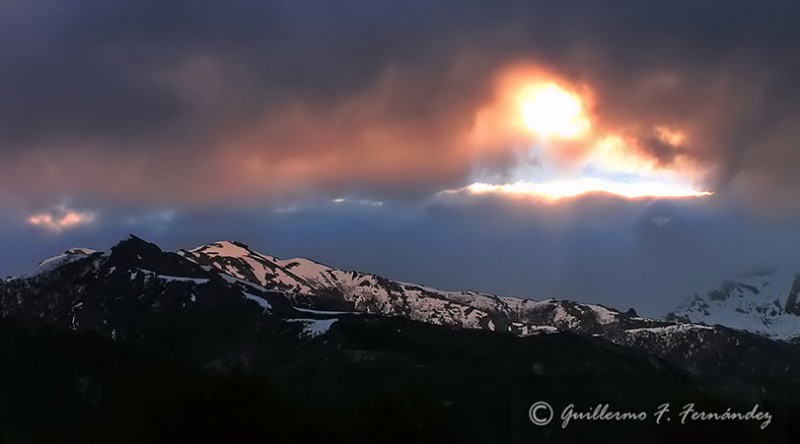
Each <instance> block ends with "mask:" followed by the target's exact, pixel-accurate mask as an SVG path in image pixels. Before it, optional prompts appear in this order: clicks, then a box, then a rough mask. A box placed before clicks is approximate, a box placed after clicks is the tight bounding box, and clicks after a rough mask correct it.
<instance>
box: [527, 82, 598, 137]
mask: <svg viewBox="0 0 800 444" xmlns="http://www.w3.org/2000/svg"><path fill="white" fill-rule="evenodd" d="M517 100H518V103H519V110H520V113H521V116H522V122H523V123H524V124H525V126H526V127H527V128H528V129H529V130H531V131H533V132H534V133H536V134H538V135H539V136H542V137H559V138H562V139H574V138H577V137H579V136H581V135H583V134H585V133H586V132H587V131H589V129H590V128H591V123H590V121H589V118H588V117H587V116H586V112H585V110H584V106H583V101H582V100H581V98H580V97H579V96H578V95H576V94H572V93H570V92H568V91H566V90H565V89H563V88H561V87H560V86H558V85H557V84H555V83H543V84H538V85H533V86H528V87H526V88H523V89H522V90H521V91H520V93H519V96H518V98H517Z"/></svg>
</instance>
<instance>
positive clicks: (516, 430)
mask: <svg viewBox="0 0 800 444" xmlns="http://www.w3.org/2000/svg"><path fill="white" fill-rule="evenodd" d="M792 282H793V284H792V285H790V287H789V289H788V290H786V289H785V288H784V287H785V286H786V283H785V281H780V280H778V279H777V278H776V277H775V276H767V275H760V276H755V277H752V279H751V280H742V281H737V282H731V283H726V284H724V285H723V286H722V288H721V289H719V290H718V291H712V292H709V293H708V294H707V295H705V296H695V297H694V298H693V299H691V300H690V301H689V302H688V303H687V304H684V305H683V306H682V307H679V309H676V311H674V312H673V313H671V314H669V315H668V316H667V317H666V318H665V319H652V318H647V317H641V316H638V315H637V313H636V312H635V311H634V310H633V309H630V310H627V311H620V310H617V309H614V308H610V307H605V306H602V305H595V304H585V303H578V302H574V301H568V300H558V299H547V300H540V301H534V300H528V299H519V298H511V297H501V296H496V295H491V294H486V293H479V292H473V291H461V292H454V291H442V290H437V289H434V288H430V287H426V286H423V285H417V284H411V283H405V282H398V281H394V280H390V279H386V278H383V277H380V276H377V275H374V274H369V273H362V272H357V271H346V270H341V269H337V268H334V267H330V266H327V265H324V264H320V263H318V262H315V261H313V260H309V259H304V258H295V259H279V258H276V257H273V256H269V255H266V254H262V253H258V252H256V251H253V250H252V249H251V248H249V247H248V246H247V245H246V244H244V243H241V242H235V241H221V242H214V243H210V244H207V245H203V246H200V247H197V248H193V249H189V250H179V251H177V252H166V251H162V250H161V249H160V248H159V247H158V246H157V245H155V244H152V243H149V242H146V241H144V240H142V239H140V238H138V237H135V236H131V237H130V238H128V239H126V240H123V241H121V242H120V243H118V244H117V245H115V246H114V247H112V248H111V249H110V250H109V251H96V250H92V249H88V248H73V249H70V250H67V251H66V252H64V253H63V254H60V255H58V256H55V257H52V258H50V259H47V260H45V261H43V262H42V263H41V264H40V267H39V270H38V271H37V272H36V273H33V274H31V275H28V276H20V277H14V278H8V279H5V280H3V281H0V315H2V322H3V323H4V324H3V325H7V326H8V327H7V328H10V329H11V330H10V331H17V330H19V329H21V330H22V331H40V330H41V329H43V328H44V329H46V330H47V331H52V332H61V333H59V334H66V335H70V336H71V337H84V336H85V335H90V336H91V337H95V338H98V340H100V341H103V344H106V345H104V347H110V348H113V349H115V350H116V348H117V347H132V349H134V350H141V351H144V352H146V354H147V356H154V357H156V358H157V359H163V360H165V361H166V362H175V363H179V364H180V365H183V366H187V367H188V368H191V369H199V370H198V371H202V372H210V373H211V374H213V375H230V374H232V373H231V372H233V373H234V374H240V373H242V372H243V374H245V375H248V376H247V377H248V378H251V377H253V375H268V378H269V380H270V381H271V382H270V384H277V385H278V386H280V387H282V389H281V396H286V397H287V399H290V400H291V402H296V403H298V405H302V406H304V407H302V409H307V408H308V405H316V406H318V408H322V409H334V408H335V406H337V405H338V406H341V405H346V406H349V407H348V408H350V410H348V409H347V408H345V409H344V411H346V412H351V413H347V414H348V415H351V414H354V413H352V411H358V408H356V407H353V406H355V405H361V406H363V402H365V401H364V400H365V399H372V398H370V397H372V396H375V394H376V393H382V391H381V390H384V389H387V388H390V389H391V388H393V390H395V391H394V393H395V395H397V394H398V393H402V394H403V395H398V396H401V397H403V396H406V395H405V394H406V393H409V391H411V392H414V393H417V391H419V393H421V395H420V396H421V399H423V400H422V401H419V400H418V399H415V400H414V401H413V402H412V401H408V400H400V401H398V402H400V403H401V404H402V403H406V404H407V405H408V409H407V411H405V410H404V411H403V412H402V414H404V415H411V416H414V415H416V414H418V409H417V407H419V405H418V404H417V402H418V401H419V402H421V403H422V404H424V405H428V404H430V405H433V406H434V407H435V408H433V407H432V408H433V410H435V413H431V415H433V416H434V417H436V418H443V419H441V421H439V420H437V421H434V422H433V423H432V424H433V425H431V427H433V429H435V433H434V431H432V430H433V429H431V428H425V427H423V429H424V430H422V429H420V430H410V429H408V426H409V425H408V424H405V423H403V424H397V425H396V426H397V427H398V430H397V431H396V433H395V434H394V435H393V436H395V437H396V438H397V437H407V438H408V439H409V440H410V441H405V438H403V439H400V438H398V440H399V441H398V442H422V441H424V440H423V439H422V438H421V437H423V436H424V437H428V438H431V437H433V436H438V434H439V433H444V434H445V435H447V434H451V433H452V434H454V435H453V436H459V437H460V438H459V440H464V441H472V442H492V441H493V442H515V441H518V440H522V441H524V440H526V439H528V438H530V437H535V438H542V439H546V440H547V439H549V440H552V441H556V442H557V441H559V440H561V439H566V437H568V436H572V435H569V434H570V433H573V434H575V436H584V435H581V433H590V429H585V428H584V429H582V428H580V426H577V427H576V428H575V429H574V430H572V431H561V432H560V433H561V434H560V435H558V434H555V435H554V433H555V432H554V431H553V429H546V428H541V429H540V428H535V427H533V426H532V425H530V423H529V422H527V421H526V418H525V413H526V410H525V405H527V404H526V403H528V404H529V403H530V402H532V401H535V400H536V399H537V397H541V396H543V395H545V394H547V395H549V396H551V398H553V399H556V400H561V401H563V402H564V403H566V402H567V400H568V399H569V397H570V396H573V397H575V398H576V399H582V400H584V401H586V400H587V399H591V400H596V401H597V402H601V401H603V402H609V400H615V399H616V400H618V401H619V402H621V403H626V402H627V403H630V402H631V399H630V396H629V394H627V395H626V393H629V391H630V390H632V387H635V389H636V390H640V391H641V390H643V391H644V392H647V391H650V392H652V393H651V394H650V396H649V397H645V398H644V399H641V400H640V402H645V403H646V401H647V399H651V398H654V397H656V398H657V397H659V396H660V397H662V398H664V399H667V398H670V399H671V398H672V397H675V396H678V397H680V396H684V398H683V399H685V397H686V396H688V397H689V398H691V399H693V400H694V399H702V400H705V401H707V402H709V403H711V404H712V405H713V404H714V403H723V402H733V403H742V404H747V403H750V402H760V403H762V405H763V403H765V402H767V403H770V405H772V406H774V407H775V408H776V409H777V410H779V411H781V412H783V413H782V415H783V416H780V417H779V418H778V419H776V424H777V425H776V426H775V427H773V428H772V432H771V433H773V435H769V436H771V437H779V438H782V437H784V436H795V435H793V433H796V430H795V429H792V428H791V427H793V426H791V423H792V419H793V418H794V417H795V416H797V412H800V410H798V409H797V407H798V406H797V405H796V400H797V399H800V396H796V395H797V394H799V393H800V373H798V369H800V349H798V347H797V345H795V343H793V341H792V338H793V337H794V336H796V332H797V329H796V328H795V327H794V326H795V325H798V324H796V323H794V322H795V319H800V317H798V316H797V313H798V312H799V311H800V310H798V309H797V306H796V298H797V293H798V290H800V285H798V282H800V280H798V279H796V278H795V279H794V281H792ZM781 285H782V286H781ZM731 304H734V305H731ZM730 307H733V308H732V309H731V308H730ZM731 313H734V314H736V315H735V316H733V315H732V316H728V317H724V316H721V315H720V314H731ZM739 320H742V321H739ZM745 320H746V321H745ZM75 335H77V336H75ZM0 340H2V335H0ZM0 343H2V341H0ZM9 344H10V342H9ZM5 351H6V352H8V350H5ZM545 351H546V352H545ZM2 352H3V350H2V349H0V356H1V355H2V354H1V353H2ZM12 355H13V353H12ZM156 358H154V359H156ZM148 359H149V358H148ZM34 361H35V360H34ZM34 361H32V362H34ZM26 362H27V361H26ZM26 365H27V364H26ZM30 365H34V364H30ZM75 365H77V366H78V367H79V368H86V365H85V363H82V362H81V363H78V364H75ZM89 367H91V366H89ZM12 368H13V366H12ZM480 369H483V370H480ZM78 373H80V372H78ZM226 377H227V376H226ZM77 378H78V380H79V381H83V382H80V383H79V385H80V387H81V390H78V392H76V394H75V395H74V396H75V397H76V399H81V400H84V397H85V396H86V393H85V392H86V386H87V385H88V386H93V384H97V385H98V387H95V389H96V390H98V391H99V392H98V393H107V392H108V390H109V389H108V388H105V389H103V388H102V387H105V385H104V384H106V385H107V384H108V383H104V382H102V381H100V380H101V379H102V378H99V377H97V376H95V377H94V378H93V377H89V376H85V375H78V376H77ZM98 378H99V379H98ZM471 378H477V379H478V380H483V381H484V382H485V387H484V389H480V388H479V387H477V386H471V384H470V383H469V382H468V381H469V380H470V379H471ZM507 378H512V379H510V380H507ZM565 378H566V379H565ZM620 378H621V379H620ZM442 381H445V382H442ZM558 381H561V383H559V382H558ZM565 381H571V382H569V383H568V384H569V385H570V387H571V388H566V387H565V386H564V384H563V383H564V382H565ZM576 381H577V382H576ZM37 383H38V382H37ZM460 384H468V385H467V386H461V385H460ZM554 384H555V385H554ZM587 384H588V385H587ZM588 386H592V387H595V386H598V387H595V388H593V389H592V390H590V391H588V392H587V391H586V389H585V388H586V387H588ZM458 387H462V388H463V389H465V390H466V392H460V391H459V390H460V389H459V388H458ZM554 387H561V388H562V389H561V390H560V391H557V392H554V391H553V388H554ZM580 387H583V388H584V390H583V391H580V390H578V391H576V390H577V389H578V388H580ZM312 388H313V390H312ZM2 389H3V387H2V386H0V400H2V399H3V395H2V393H3V391H2ZM95 389H93V390H95ZM76 390H77V389H76ZM476 390H477V392H478V393H477V394H476ZM483 390H489V391H494V392H495V394H496V393H497V391H500V390H507V391H510V392H512V393H506V394H504V395H502V396H499V397H497V399H495V398H492V393H488V392H485V391H483ZM6 391H7V392H13V388H10V387H9V388H7V390H6ZM90 391H91V390H90ZM644 392H643V393H644ZM97 396H100V395H97ZM603 396H605V397H606V399H603ZM101 398H102V396H101ZM490 398H491V400H489V399H490ZM102 399H106V398H102ZM114 399H118V398H114ZM343 399H344V400H347V401H346V402H343ZM6 401H8V402H10V401H9V400H8V399H6ZM81 402H83V401H81ZM103 402H109V403H111V404H110V405H111V407H109V408H110V409H111V411H116V410H114V409H115V408H117V407H118V406H117V405H116V404H114V402H116V401H113V402H112V400H105V401H103ZM159 402H160V401H159ZM359 402H361V403H362V404H359ZM587 402H588V401H587ZM676 402H677V401H676ZM409 403H410V404H409ZM476 403H477V404H476ZM481 403H484V404H485V405H494V406H495V407H496V408H499V409H501V410H502V411H504V412H507V413H508V409H509V408H510V407H509V405H515V406H518V408H516V409H515V410H513V414H507V415H506V416H507V417H501V416H502V415H501V416H497V415H498V414H499V413H497V412H496V413H495V414H494V415H492V414H489V415H488V416H486V417H483V418H481V419H474V416H475V415H476V414H477V413H476V412H477V410H476V409H477V408H478V407H477V406H478V405H480V404H481ZM126 405H127V404H126ZM656 406H657V405H653V406H649V405H648V406H647V407H648V408H650V407H652V408H655V407H656ZM126 408H127V407H126ZM393 408H397V406H394V407H393ZM354 409H355V410H354ZM304 411H305V410H304ZM367 411H369V409H367ZM337 414H341V413H337ZM362 414H363V415H366V416H368V417H369V414H367V413H363V412H362ZM436 415H440V416H436ZM793 415H794V416H793ZM301 416H302V415H301ZM370 418H372V417H370ZM467 418H473V419H467ZM509 418H510V419H509ZM430 419H431V417H426V418H425V421H428V420H430ZM381 420H383V419H382V418H372V419H370V420H364V419H363V418H361V419H359V420H358V421H361V422H358V421H356V420H346V419H342V421H343V422H344V423H347V424H351V423H353V421H355V422H358V424H359V425H358V426H353V428H354V429H356V430H359V431H358V432H353V431H352V430H350V429H347V431H344V432H343V431H342V430H339V431H338V432H337V433H342V435H341V436H348V437H349V438H353V436H356V437H361V438H363V439H366V437H368V436H371V437H372V438H374V437H375V436H381V434H382V433H384V432H385V431H386V430H384V429H382V428H380V427H378V428H375V429H372V428H370V427H371V426H373V425H374V424H373V423H371V422H369V421H377V422H380V421H381ZM417 420H419V418H416V419H414V421H417ZM348 421H350V422H348ZM364 421H366V422H368V423H369V425H364V424H366V423H365V422H364ZM425 421H423V422H424V423H425ZM509 421H511V422H510V423H509ZM123 422H124V421H123ZM412 422H413V421H412ZM213 423H214V421H213V420H210V421H209V424H213ZM444 423H449V424H450V426H448V427H449V428H448V427H444V428H440V427H439V426H441V424H444ZM137 424H138V423H137ZM158 424H160V425H159V427H163V426H164V425H163V424H162V423H158ZM426 424H427V423H426ZM16 425H17V424H16V423H13V422H8V421H6V422H4V423H0V436H10V437H12V438H15V442H16V441H17V440H18V441H20V442H24V441H25V440H26V439H27V440H32V441H31V442H35V441H36V440H38V439H40V438H42V435H37V433H36V432H33V431H31V430H27V429H25V430H17V429H16V428H15V426H16ZM429 425H430V424H429ZM139 426H140V424H139V425H136V426H133V425H131V427H133V428H134V429H136V427H139ZM434 426H435V427H434ZM42 427H43V429H49V428H50V427H56V426H55V425H53V424H48V426H47V427H44V426H42ZM142 427H144V426H142ZM176 427H177V426H176ZM320 427H322V426H320ZM608 427H614V426H608ZM641 427H645V426H641ZM641 427H640V428H636V427H633V428H631V429H615V430H616V431H617V432H619V433H633V432H637V431H638V432H642V429H641ZM650 427H652V426H650ZM136 430H138V429H136ZM147 430H148V433H154V435H151V436H158V437H163V436H162V434H160V432H161V429H160V428H156V429H151V428H147ZM154 430H155V431H154ZM181 430H182V429H181ZM365 430H370V432H369V433H368V432H366V431H365ZM690 430H693V429H691V428H683V429H675V428H656V429H650V428H647V429H646V431H647V433H648V435H649V434H651V433H655V434H656V435H657V436H659V434H660V436H662V437H664V439H665V440H666V441H665V442H668V441H669V440H671V439H672V438H674V437H675V436H679V435H681V434H683V433H688V432H689V431H690ZM730 430H733V429H730ZM730 430H728V431H730ZM82 432H83V431H82ZM739 432H740V433H757V432H754V431H753V430H751V429H749V428H745V430H744V431H741V430H740V431H739ZM137 433H138V432H137ZM142 433H144V432H142ZM287 433H288V432H287ZM331 433H333V432H331ZM370 433H372V435H370ZM415 433H416V434H415ZM420 433H421V434H420ZM719 433H723V432H719ZM758 433H760V432H758ZM348 434H349V435H348ZM290 435H291V433H290ZM291 436H294V435H291ZM297 436H300V435H297ZM297 436H295V437H297ZM635 436H642V435H635ZM759 436H760V435H759ZM84 437H85V436H84ZM349 438H348V439H349ZM668 438H669V439H668ZM487 439H488V440H489V441H487ZM356 440H357V439H356ZM145 442H147V440H145ZM211 442H213V440H212V441H211ZM298 442H302V441H298ZM653 442H658V440H657V439H656V440H654V441H653Z"/></svg>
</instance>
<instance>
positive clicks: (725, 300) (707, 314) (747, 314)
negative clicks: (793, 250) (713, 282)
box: [666, 273, 800, 340]
mask: <svg viewBox="0 0 800 444" xmlns="http://www.w3.org/2000/svg"><path fill="white" fill-rule="evenodd" d="M798 293H800V274H796V273H783V274H781V273H758V274H753V275H749V276H743V277H741V278H739V279H736V280H731V281H727V282H724V283H723V284H722V285H721V286H719V287H718V288H715V289H712V290H709V291H707V292H705V293H703V294H695V295H694V296H693V297H691V298H690V299H688V300H687V301H686V302H684V303H683V304H682V305H680V306H679V307H677V308H676V309H675V310H674V311H672V312H671V313H669V314H668V315H667V316H666V319H667V320H671V321H683V322H693V323H702V324H706V325H715V324H719V325H724V326H726V327H730V328H734V329H737V330H744V331H749V332H752V333H756V334H759V335H762V336H766V337H768V338H772V339H782V340H796V339H797V338H799V337H800V303H799V302H798V300H797V298H798Z"/></svg>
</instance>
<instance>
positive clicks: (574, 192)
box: [449, 178, 713, 200]
mask: <svg viewBox="0 0 800 444" xmlns="http://www.w3.org/2000/svg"><path fill="white" fill-rule="evenodd" d="M464 192H466V193H469V194H505V195H514V196H529V197H538V198H542V199H546V200H559V199H565V198H570V197H577V196H581V195H584V194H589V193H604V194H611V195H615V196H619V197H625V198H628V199H641V198H690V197H703V196H710V195H712V194H713V193H711V192H709V191H701V190H697V189H694V188H691V187H686V186H682V185H674V184H669V183H662V182H615V181H610V180H604V179H596V178H579V179H573V180H559V181H553V182H541V183H536V182H525V181H520V182H515V183H510V184H504V185H492V184H487V183H482V182H476V183H473V184H471V185H468V186H466V187H464V188H461V189H457V190H450V191H449V193H450V194H456V193H464Z"/></svg>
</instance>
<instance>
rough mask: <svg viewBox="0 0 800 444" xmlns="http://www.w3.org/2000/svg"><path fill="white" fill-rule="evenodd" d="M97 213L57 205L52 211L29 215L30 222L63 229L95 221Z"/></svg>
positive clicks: (59, 229)
mask: <svg viewBox="0 0 800 444" xmlns="http://www.w3.org/2000/svg"><path fill="white" fill-rule="evenodd" d="M95 219H96V214H95V213H93V212H88V211H84V212H81V211H75V210H71V209H68V208H66V207H64V206H59V207H57V208H56V209H55V210H54V211H51V212H41V213H37V214H32V215H31V216H29V217H28V219H27V221H28V224H30V225H32V226H35V227H40V228H44V229H46V230H49V231H55V232H59V231H63V230H67V229H70V228H75V227H78V226H81V225H87V224H91V223H93V222H94V221H95Z"/></svg>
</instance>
